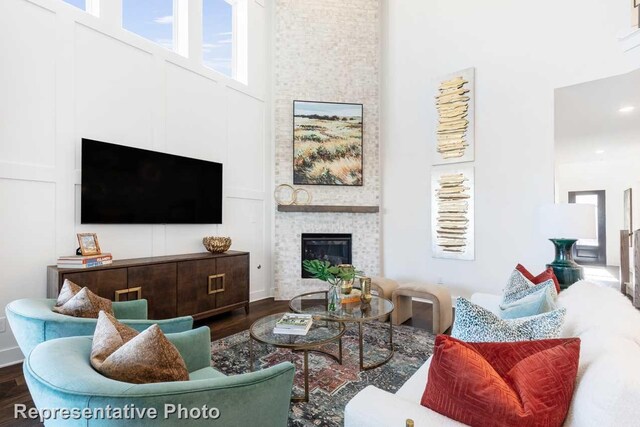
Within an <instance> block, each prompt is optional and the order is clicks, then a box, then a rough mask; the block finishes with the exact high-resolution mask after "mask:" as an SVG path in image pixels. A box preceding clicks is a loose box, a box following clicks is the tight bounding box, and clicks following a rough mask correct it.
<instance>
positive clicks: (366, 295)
mask: <svg viewBox="0 0 640 427" xmlns="http://www.w3.org/2000/svg"><path fill="white" fill-rule="evenodd" d="M360 290H361V291H362V293H361V294H360V301H362V303H363V304H369V303H370V302H371V299H372V297H371V277H361V278H360Z"/></svg>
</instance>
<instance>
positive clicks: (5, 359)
mask: <svg viewBox="0 0 640 427" xmlns="http://www.w3.org/2000/svg"><path fill="white" fill-rule="evenodd" d="M23 360H24V355H23V354H22V351H20V347H10V348H5V349H4V350H0V368H4V367H5V366H11V365H16V364H18V363H20V362H22V361H23Z"/></svg>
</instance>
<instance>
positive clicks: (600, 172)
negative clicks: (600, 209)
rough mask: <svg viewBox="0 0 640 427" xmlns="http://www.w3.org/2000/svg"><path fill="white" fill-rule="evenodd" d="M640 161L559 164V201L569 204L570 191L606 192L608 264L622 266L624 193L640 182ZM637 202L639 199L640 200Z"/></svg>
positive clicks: (636, 222) (557, 172) (557, 173)
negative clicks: (621, 243) (639, 168)
mask: <svg viewBox="0 0 640 427" xmlns="http://www.w3.org/2000/svg"><path fill="white" fill-rule="evenodd" d="M636 159H637V158H630V159H628V160H626V161H601V162H598V161H595V162H576V163H563V164H558V165H557V167H556V180H557V183H558V194H557V196H556V198H557V199H558V201H559V202H562V203H567V202H568V193H569V191H589V190H605V198H606V200H605V211H606V229H607V245H606V246H607V265H613V266H619V265H620V230H622V229H624V191H625V190H626V189H628V188H633V187H634V186H636V185H637V183H638V182H640V172H639V171H638V165H637V160H636ZM636 199H637V198H636ZM634 202H635V203H634V206H633V213H634V218H633V223H634V227H636V226H638V225H640V224H639V223H638V220H639V219H640V216H639V215H638V212H637V211H638V207H639V205H640V204H639V203H638V200H635V201H634Z"/></svg>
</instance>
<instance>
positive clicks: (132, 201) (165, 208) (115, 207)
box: [80, 139, 222, 224]
mask: <svg viewBox="0 0 640 427" xmlns="http://www.w3.org/2000/svg"><path fill="white" fill-rule="evenodd" d="M80 209H81V220H80V221H81V222H82V223H83V224H221V223H222V164H221V163H215V162H209V161H205V160H198V159H192V158H188V157H181V156H174V155H171V154H165V153H159V152H156V151H149V150H142V149H139V148H132V147H125V146H122V145H116V144H109V143H106V142H100V141H93V140H91V139H83V140H82V198H81V202H80Z"/></svg>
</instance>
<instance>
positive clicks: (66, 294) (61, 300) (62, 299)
mask: <svg viewBox="0 0 640 427" xmlns="http://www.w3.org/2000/svg"><path fill="white" fill-rule="evenodd" d="M81 289H82V288H81V287H80V286H78V285H76V284H75V283H73V282H72V281H71V280H69V279H64V283H63V284H62V288H60V293H59V294H58V300H57V301H56V307H60V306H63V305H64V304H65V303H66V302H67V301H69V300H70V299H71V298H73V296H74V295H75V294H77V293H78V292H80V290H81Z"/></svg>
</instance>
